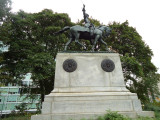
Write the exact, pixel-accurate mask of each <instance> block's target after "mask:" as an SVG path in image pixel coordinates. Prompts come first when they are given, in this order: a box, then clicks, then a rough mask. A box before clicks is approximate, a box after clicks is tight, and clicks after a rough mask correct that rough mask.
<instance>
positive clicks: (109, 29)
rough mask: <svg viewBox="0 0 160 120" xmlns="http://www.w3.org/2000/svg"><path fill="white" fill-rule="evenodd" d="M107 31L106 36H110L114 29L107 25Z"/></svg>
mask: <svg viewBox="0 0 160 120" xmlns="http://www.w3.org/2000/svg"><path fill="white" fill-rule="evenodd" d="M105 31H106V36H107V37H108V35H109V34H110V33H111V31H112V29H111V28H110V27H107V26H106V29H105Z"/></svg>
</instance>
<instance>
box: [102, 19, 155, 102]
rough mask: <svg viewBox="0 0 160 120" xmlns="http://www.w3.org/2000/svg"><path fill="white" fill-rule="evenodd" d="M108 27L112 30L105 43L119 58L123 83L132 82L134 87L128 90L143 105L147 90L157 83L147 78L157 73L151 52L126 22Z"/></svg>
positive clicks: (146, 98)
mask: <svg viewBox="0 0 160 120" xmlns="http://www.w3.org/2000/svg"><path fill="white" fill-rule="evenodd" d="M109 26H110V27H111V28H112V33H111V35H110V36H109V38H107V39H106V41H107V43H108V45H109V46H110V48H111V49H112V50H114V51H116V52H118V53H119V54H120V56H121V61H122V68H123V73H124V77H125V81H126V82H127V81H128V80H130V81H133V86H134V87H130V88H129V89H130V90H131V91H132V92H136V93H137V95H138V97H139V98H140V99H141V101H142V102H143V103H145V102H147V101H148V99H149V98H148V94H147V89H149V88H153V87H154V86H156V85H157V82H155V81H158V80H153V79H150V78H151V77H149V76H150V75H151V73H152V76H154V75H155V72H156V71H157V69H156V67H155V66H154V64H153V63H152V62H151V58H152V56H153V52H152V50H151V49H150V48H149V46H148V45H147V44H146V43H145V42H144V41H143V40H142V37H141V36H140V35H139V34H138V32H137V31H136V29H135V28H133V27H131V26H129V23H128V21H125V22H124V23H122V24H120V23H116V22H113V23H111V24H110V25H109ZM100 49H104V48H103V47H102V48H100ZM148 83H149V84H148ZM144 88H145V89H144ZM152 90H153V91H152V92H153V94H154V93H156V89H152Z"/></svg>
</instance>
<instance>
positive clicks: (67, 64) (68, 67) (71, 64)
mask: <svg viewBox="0 0 160 120" xmlns="http://www.w3.org/2000/svg"><path fill="white" fill-rule="evenodd" d="M63 69H64V70H65V71H66V72H73V71H75V70H76V69H77V63H76V61H75V60H73V59H67V60H65V61H64V62H63Z"/></svg>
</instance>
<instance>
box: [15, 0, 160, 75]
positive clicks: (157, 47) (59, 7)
mask: <svg viewBox="0 0 160 120" xmlns="http://www.w3.org/2000/svg"><path fill="white" fill-rule="evenodd" d="M12 2H13V3H12V11H13V12H17V11H19V10H20V9H21V10H24V11H25V12H30V13H35V12H40V11H41V10H43V9H45V8H47V9H52V10H53V11H54V12H58V13H67V14H68V15H69V17H70V18H71V21H72V22H77V21H78V19H79V20H81V19H83V14H82V7H83V4H82V3H84V4H85V5H86V12H87V13H88V14H89V15H90V16H92V18H94V19H97V20H99V21H100V22H101V23H103V24H106V25H107V24H108V23H110V22H113V21H116V22H120V23H122V22H125V21H126V20H128V22H129V25H130V26H133V27H134V28H136V30H137V31H138V33H139V34H140V35H141V36H142V38H143V40H144V41H145V42H146V44H147V45H149V46H150V48H151V49H152V51H153V53H154V56H153V58H152V62H153V63H154V64H155V66H156V67H157V68H160V30H159V29H160V7H159V6H160V0H12ZM158 73H160V69H159V71H158Z"/></svg>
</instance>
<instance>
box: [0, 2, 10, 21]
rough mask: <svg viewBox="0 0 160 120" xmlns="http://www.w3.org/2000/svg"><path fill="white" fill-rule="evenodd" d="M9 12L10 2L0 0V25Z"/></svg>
mask: <svg viewBox="0 0 160 120" xmlns="http://www.w3.org/2000/svg"><path fill="white" fill-rule="evenodd" d="M10 10H11V0H0V23H1V22H3V21H4V20H5V19H6V18H7V16H8V15H9V12H10Z"/></svg>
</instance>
